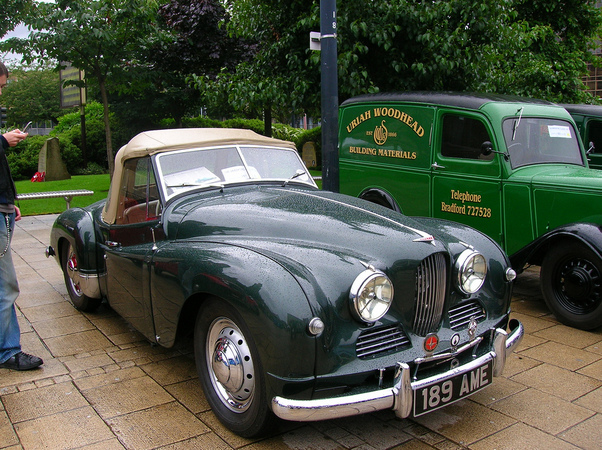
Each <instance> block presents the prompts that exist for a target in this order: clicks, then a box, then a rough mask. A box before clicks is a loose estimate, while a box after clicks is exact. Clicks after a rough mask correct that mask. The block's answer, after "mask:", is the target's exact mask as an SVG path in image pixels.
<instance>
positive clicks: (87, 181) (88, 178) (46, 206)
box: [15, 174, 110, 216]
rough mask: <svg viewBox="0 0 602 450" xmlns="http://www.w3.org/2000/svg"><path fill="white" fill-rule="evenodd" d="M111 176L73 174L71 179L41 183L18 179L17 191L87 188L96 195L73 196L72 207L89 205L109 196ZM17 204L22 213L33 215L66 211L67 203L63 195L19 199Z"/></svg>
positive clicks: (24, 192) (25, 192) (22, 192)
mask: <svg viewBox="0 0 602 450" xmlns="http://www.w3.org/2000/svg"><path fill="white" fill-rule="evenodd" d="M109 184H110V177H109V175H108V174H103V175H77V176H72V177H71V179H70V180H61V181H44V182H41V183H32V182H31V181H29V180H25V181H17V182H16V183H15V185H16V187H17V193H19V194H27V193H30V192H48V191H72V190H74V189H87V190H89V191H94V195H87V196H82V197H73V199H72V200H71V207H72V208H73V207H76V206H87V205H90V204H92V203H94V202H97V201H98V200H103V199H105V198H107V192H108V191H109ZM17 206H18V207H19V208H20V209H21V215H23V216H33V215H39V214H55V213H60V212H63V211H65V209H66V206H67V203H66V202H65V199H64V198H62V197H59V198H46V199H40V200H19V201H17Z"/></svg>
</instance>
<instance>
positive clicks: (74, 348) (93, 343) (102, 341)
mask: <svg viewBox="0 0 602 450" xmlns="http://www.w3.org/2000/svg"><path fill="white" fill-rule="evenodd" d="M44 342H45V343H46V345H47V346H48V348H49V349H50V351H51V352H52V354H53V355H54V356H68V355H77V354H78V353H84V352H90V351H92V350H97V349H101V348H107V347H111V346H112V345H113V344H112V343H111V341H109V340H108V339H107V338H106V337H105V336H104V335H103V334H102V333H101V332H99V331H98V330H90V331H84V332H81V333H74V334H70V335H67V336H57V337H53V338H47V339H45V340H44Z"/></svg>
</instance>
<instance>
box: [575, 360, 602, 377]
mask: <svg viewBox="0 0 602 450" xmlns="http://www.w3.org/2000/svg"><path fill="white" fill-rule="evenodd" d="M577 372H578V373H580V374H582V375H587V376H588V377H592V378H595V379H596V380H599V381H602V359H601V360H599V361H596V362H595V363H593V364H590V365H589V366H585V367H583V368H581V369H579V370H578V371H577Z"/></svg>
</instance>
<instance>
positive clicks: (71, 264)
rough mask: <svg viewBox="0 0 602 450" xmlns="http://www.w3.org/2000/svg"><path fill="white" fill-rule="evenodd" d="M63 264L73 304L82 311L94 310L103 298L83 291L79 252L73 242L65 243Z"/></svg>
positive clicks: (66, 283) (66, 284) (64, 275)
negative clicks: (77, 252)
mask: <svg viewBox="0 0 602 450" xmlns="http://www.w3.org/2000/svg"><path fill="white" fill-rule="evenodd" d="M62 250H63V254H62V257H61V265H62V269H63V277H64V279H65V286H66V287H67V293H68V294H69V299H70V300H71V303H73V306H75V308H76V309H78V310H80V311H94V310H95V309H96V308H98V306H99V305H100V303H101V301H102V299H100V298H92V297H88V296H87V295H86V294H84V293H83V291H82V289H81V285H80V279H79V273H78V272H79V267H78V264H79V263H78V259H77V254H76V253H75V249H74V248H73V246H72V245H71V244H65V245H63V249H62Z"/></svg>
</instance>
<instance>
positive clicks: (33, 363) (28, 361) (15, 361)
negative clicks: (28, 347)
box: [0, 352, 44, 370]
mask: <svg viewBox="0 0 602 450" xmlns="http://www.w3.org/2000/svg"><path fill="white" fill-rule="evenodd" d="M42 364H44V361H42V358H38V357H37V356H33V355H28V354H27V353H23V352H20V353H17V354H16V355H15V356H11V357H10V358H8V359H7V360H6V361H4V362H3V363H1V364H0V368H2V369H13V370H31V369H35V368H36V367H38V366H41V365H42Z"/></svg>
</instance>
